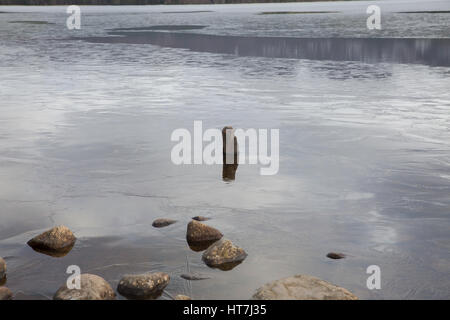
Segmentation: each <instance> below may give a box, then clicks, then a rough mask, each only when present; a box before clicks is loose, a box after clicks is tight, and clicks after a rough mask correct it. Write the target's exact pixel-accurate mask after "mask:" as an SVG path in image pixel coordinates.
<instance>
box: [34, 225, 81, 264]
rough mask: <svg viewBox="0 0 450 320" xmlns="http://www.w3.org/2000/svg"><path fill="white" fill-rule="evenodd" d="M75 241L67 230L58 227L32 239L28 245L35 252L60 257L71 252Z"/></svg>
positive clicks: (63, 227)
mask: <svg viewBox="0 0 450 320" xmlns="http://www.w3.org/2000/svg"><path fill="white" fill-rule="evenodd" d="M76 239H77V238H75V236H74V234H73V233H72V231H70V229H69V228H67V227H65V226H58V227H54V228H52V229H50V230H48V231H45V232H44V233H42V234H40V235H38V236H36V237H34V238H33V239H31V240H30V241H28V245H29V246H30V247H31V248H33V249H34V250H35V251H37V252H40V253H44V254H47V255H50V256H55V257H61V256H65V255H66V254H67V253H69V251H70V250H72V248H73V246H74V244H75V241H76Z"/></svg>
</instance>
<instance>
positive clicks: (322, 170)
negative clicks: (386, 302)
mask: <svg viewBox="0 0 450 320" xmlns="http://www.w3.org/2000/svg"><path fill="white" fill-rule="evenodd" d="M425 2H426V3H425ZM379 3H380V6H381V8H382V12H383V15H382V30H380V31H370V30H367V28H366V25H365V23H366V22H365V21H366V17H367V15H366V13H365V10H366V8H367V6H368V4H369V2H333V3H299V4H296V3H288V4H253V5H212V6H206V5H205V6H145V7H134V6H130V7H128V6H127V7H82V29H81V30H72V31H71V30H68V29H67V28H66V26H65V23H66V18H67V14H66V13H65V7H11V6H5V7H1V8H0V11H1V12H3V13H0V55H1V59H0V101H1V103H0V111H1V113H0V256H2V257H4V258H5V260H6V261H7V263H8V278H7V283H6V285H7V286H8V287H9V288H10V289H11V290H12V291H13V292H14V293H15V295H16V298H17V299H30V298H33V299H41V298H42V299H47V298H51V297H52V296H53V294H54V293H55V291H56V290H57V289H58V288H59V286H60V285H61V284H62V283H64V282H65V280H66V278H67V276H68V275H67V274H65V271H66V268H67V266H69V265H72V264H76V265H79V266H80V267H81V270H82V272H88V273H94V274H98V275H100V276H102V277H104V278H105V279H106V280H108V281H109V282H110V283H111V284H112V285H113V287H116V286H117V283H118V281H119V279H120V278H121V276H122V275H123V274H128V273H139V272H146V271H165V272H169V273H170V274H171V282H170V284H169V286H168V287H167V289H166V291H167V293H166V294H164V295H163V296H162V297H161V298H163V299H167V298H170V295H173V296H174V295H176V294H187V295H190V296H192V297H193V298H195V299H206V298H212V299H220V298H223V299H231V298H237V299H247V298H249V297H251V295H252V294H253V292H254V291H255V289H256V288H258V287H259V286H260V285H262V284H263V283H265V282H268V281H270V280H274V279H278V278H281V277H285V276H290V275H293V274H298V273H301V274H310V275H314V276H317V277H320V278H322V279H324V280H327V281H330V282H332V283H335V284H337V285H340V286H343V287H345V288H347V289H349V290H351V291H352V292H354V293H355V294H356V295H358V296H359V297H361V298H363V299H388V298H394V299H401V298H407V299H419V298H437V299H444V298H447V299H448V298H450V295H449V292H450V277H449V274H450V250H449V249H450V237H449V230H450V91H449V90H448V88H450V69H449V67H448V58H449V56H448V51H442V50H448V41H449V40H448V39H449V37H450V27H449V24H448V19H449V17H450V15H449V14H448V13H445V11H449V10H450V3H449V2H448V1H400V0H399V1H386V2H383V1H381V2H379ZM430 10H432V11H441V13H401V12H405V11H430ZM283 11H333V12H336V13H333V12H331V13H316V14H260V13H262V12H283ZM167 12H170V13H167ZM11 22H14V23H11ZM30 22H31V23H30ZM44 22H47V23H44ZM167 26H172V27H167ZM117 29H121V30H117ZM124 29H125V30H124ZM180 34H183V36H182V35H180ZM155 35H158V37H160V38H159V39H175V40H171V41H175V42H176V45H167V43H161V42H154V41H153V40H154V39H156V36H155ZM219 36H223V37H227V38H226V39H229V40H230V41H232V42H233V41H236V39H244V40H243V41H244V42H243V45H244V46H245V43H246V40H248V39H257V40H255V42H254V43H252V45H251V46H248V48H249V50H250V49H251V50H254V49H256V50H259V49H258V43H256V42H258V41H260V39H263V40H262V41H263V42H264V41H266V40H264V39H272V38H273V37H284V38H291V39H294V40H292V41H293V42H295V43H296V44H295V45H296V46H297V45H299V48H302V42H301V41H307V42H308V41H314V40H308V39H323V38H327V39H330V40H329V41H331V42H332V43H334V44H335V45H337V46H342V45H343V43H345V41H348V40H342V41H344V42H342V41H340V40H337V39H336V38H351V39H359V40H357V41H359V42H357V43H362V44H364V43H370V44H372V43H379V45H377V48H378V51H376V52H373V50H372V49H373V47H371V45H369V47H364V45H362V47H363V48H364V50H360V51H358V55H357V56H356V57H355V59H350V58H348V57H339V58H336V59H333V57H329V56H326V54H328V52H329V51H326V50H325V53H326V54H325V56H323V57H322V58H319V57H320V56H319V57H318V56H317V55H316V53H317V52H316V53H314V54H311V55H308V56H285V55H276V54H275V55H270V54H269V55H267V54H253V53H251V52H250V53H249V54H242V51H239V50H238V51H237V52H236V51H234V52H226V51H225V52H224V50H216V51H213V52H212V51H211V50H200V49H199V48H198V46H197V45H195V46H193V44H194V42H193V40H192V39H194V38H195V39H199V40H198V42H197V43H201V44H202V45H204V46H206V47H208V48H212V49H214V48H217V46H218V45H219V43H221V40H220V39H224V38H218V37H219ZM140 37H141V38H142V39H144V41H142V42H136V41H124V39H137V38H140ZM209 37H212V38H209ZM238 37H241V38H238ZM245 37H246V38H245ZM111 38H115V40H112V39H111ZM374 38H377V39H374ZM378 38H383V39H381V40H378ZM398 38H402V40H398V41H397V39H398ZM93 39H97V40H101V41H93ZM152 39H153V40H152ZM183 39H184V40H183ZM210 39H213V40H214V39H216V40H214V41H216V42H214V45H211V41H210ZM217 39H219V40H217ZM258 39H259V40H258ZM299 39H306V40H299ZM370 39H372V40H370ZM275 40H277V39H275ZM180 41H184V42H183V43H182V45H180ZM239 41H241V40H239ZM277 41H281V40H277ZM320 41H323V40H320ZM327 41H328V40H327ZM255 43H256V44H255ZM418 43H427V44H432V45H430V46H428V45H424V46H422V47H421V46H420V45H417V44H418ZM226 44H229V43H226ZM322 44H323V42H322ZM403 44H407V46H406V47H402V46H403ZM411 46H412V47H414V48H415V49H416V50H417V51H415V52H418V55H416V54H412V51H411V50H412V49H411V48H412V47H411ZM229 48H230V47H229V46H228V45H227V46H225V49H227V50H228V49H229ZM261 48H262V47H261ZM343 48H344V49H343V50H344V51H345V48H348V47H347V46H345V45H344V47H343ZM367 48H369V50H368V51H367V50H366V49H367ZM390 48H395V50H399V51H397V53H399V54H398V55H392V56H396V57H399V58H398V59H397V58H396V59H390V58H389V54H388V58H386V59H384V57H386V55H385V53H386V52H388V53H389V52H391V53H392V51H391V49H390ZM402 48H404V49H402ZM445 48H447V49H445ZM276 49H277V46H274V50H276ZM287 49H289V48H287ZM427 50H428V51H427ZM288 51H289V50H288ZM265 52H267V51H265ZM297 52H298V51H297ZM355 52H356V51H355ZM402 52H403V53H404V54H402ZM427 52H428V53H427ZM240 53H241V54H240ZM269 53H270V51H269ZM420 54H424V56H420ZM374 56H375V59H372V58H371V57H374ZM380 57H381V59H378V58H380ZM304 58H308V59H304ZM436 61H447V62H446V63H436ZM399 62H400V63H399ZM194 120H202V121H203V127H204V128H205V129H206V128H218V129H221V128H223V127H224V126H226V125H231V126H233V127H234V128H257V129H258V128H265V129H270V128H278V129H280V171H279V173H278V174H277V175H274V176H261V175H260V174H259V166H258V165H245V164H244V165H239V167H237V168H235V167H223V166H221V165H213V166H206V165H184V166H176V165H174V164H172V162H171V160H170V152H171V149H172V147H173V145H174V143H173V142H171V141H170V135H171V133H172V132H173V130H175V129H177V128H186V129H188V130H193V122H194ZM194 216H207V217H211V218H212V219H211V220H208V221H206V222H205V223H207V224H209V225H211V226H213V227H215V228H217V229H219V230H220V231H221V232H222V233H223V234H224V235H225V237H226V238H228V239H230V240H232V241H233V242H234V243H235V244H237V245H238V246H240V247H242V248H244V249H245V250H246V252H247V253H248V257H247V258H246V260H244V262H243V263H241V264H240V265H238V266H236V267H235V268H234V269H232V270H230V271H222V270H218V269H210V268H208V267H207V266H206V265H205V264H204V263H203V262H202V260H201V254H202V252H196V251H194V250H191V249H190V248H189V246H188V244H187V243H186V239H185V234H186V225H187V223H188V222H189V221H190V219H191V217H194ZM156 218H170V219H176V220H178V222H177V223H175V224H172V225H170V226H168V227H165V228H154V227H152V222H153V220H154V219H156ZM58 224H64V225H66V226H68V227H70V228H71V229H72V230H73V231H74V233H75V234H76V236H77V237H78V241H77V242H76V244H75V246H74V248H73V249H72V250H71V251H70V253H69V254H67V255H66V256H64V257H51V256H47V255H43V254H40V253H37V252H35V251H33V250H32V249H31V248H29V247H28V246H27V245H26V242H27V241H28V240H29V239H31V238H32V237H33V236H34V235H36V234H38V233H40V232H42V231H43V230H45V229H48V228H50V227H52V226H54V225H58ZM331 251H334V252H343V253H345V254H347V257H346V258H345V259H341V260H331V259H329V258H327V257H326V254H327V253H328V252H331ZM373 264H375V265H378V266H380V268H381V276H382V289H381V290H372V291H371V290H368V289H367V287H366V279H367V277H368V275H367V274H366V268H367V267H368V266H369V265H373ZM187 272H196V273H199V274H202V275H205V276H208V277H210V279H206V280H202V281H188V280H186V279H183V278H182V277H180V275H182V274H184V273H187ZM120 298H122V297H120Z"/></svg>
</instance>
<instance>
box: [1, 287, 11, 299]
mask: <svg viewBox="0 0 450 320" xmlns="http://www.w3.org/2000/svg"><path fill="white" fill-rule="evenodd" d="M12 297H13V293H12V292H11V290H9V289H8V288H7V287H0V300H11V299H12Z"/></svg>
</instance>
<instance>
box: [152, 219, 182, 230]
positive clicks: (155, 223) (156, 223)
mask: <svg viewBox="0 0 450 320" xmlns="http://www.w3.org/2000/svg"><path fill="white" fill-rule="evenodd" d="M175 222H177V220H172V219H164V218H161V219H156V220H155V221H153V223H152V226H153V227H155V228H162V227H167V226H170V225H171V224H173V223H175Z"/></svg>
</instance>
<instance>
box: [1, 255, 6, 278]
mask: <svg viewBox="0 0 450 320" xmlns="http://www.w3.org/2000/svg"><path fill="white" fill-rule="evenodd" d="M5 277H6V262H5V260H3V258H1V257H0V282H1V281H2V280H3V278H5Z"/></svg>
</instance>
